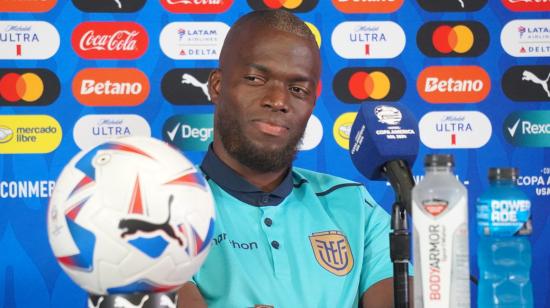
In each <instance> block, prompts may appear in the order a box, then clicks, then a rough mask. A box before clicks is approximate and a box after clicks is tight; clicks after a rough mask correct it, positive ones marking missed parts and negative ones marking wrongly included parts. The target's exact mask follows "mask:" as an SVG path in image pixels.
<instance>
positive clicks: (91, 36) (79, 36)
mask: <svg viewBox="0 0 550 308" xmlns="http://www.w3.org/2000/svg"><path fill="white" fill-rule="evenodd" d="M72 45H73V49H74V50H75V52H76V53H77V54H78V55H79V56H80V57H82V58H84V59H137V58H139V57H141V56H142V55H143V54H144V53H145V51H146V50H147V46H148V45H149V37H148V36H147V32H146V31H145V29H144V28H143V27H142V26H141V25H139V24H137V23H134V22H84V23H81V24H79V25H78V26H77V27H76V28H75V29H74V31H73V35H72Z"/></svg>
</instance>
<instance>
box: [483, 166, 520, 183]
mask: <svg viewBox="0 0 550 308" xmlns="http://www.w3.org/2000/svg"><path fill="white" fill-rule="evenodd" d="M518 174H519V170H518V168H509V167H507V168H501V167H494V168H489V181H495V180H516V179H517V177H518Z"/></svg>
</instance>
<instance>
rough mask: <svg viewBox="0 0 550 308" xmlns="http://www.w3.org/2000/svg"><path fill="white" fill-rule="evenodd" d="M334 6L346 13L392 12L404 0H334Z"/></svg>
mask: <svg viewBox="0 0 550 308" xmlns="http://www.w3.org/2000/svg"><path fill="white" fill-rule="evenodd" d="M332 4H333V5H334V7H335V8H336V9H337V10H339V11H340V12H344V13H348V14H350V13H375V14H376V13H392V12H395V11H397V10H398V9H399V8H400V7H401V6H402V5H403V0H389V1H357V0H332Z"/></svg>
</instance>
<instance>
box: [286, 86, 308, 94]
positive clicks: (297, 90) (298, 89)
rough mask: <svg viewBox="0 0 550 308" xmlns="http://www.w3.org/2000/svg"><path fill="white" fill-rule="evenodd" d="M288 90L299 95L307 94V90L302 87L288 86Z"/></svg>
mask: <svg viewBox="0 0 550 308" xmlns="http://www.w3.org/2000/svg"><path fill="white" fill-rule="evenodd" d="M289 90H290V92H292V93H295V94H299V95H307V94H308V91H307V90H306V89H304V88H301V87H290V88H289Z"/></svg>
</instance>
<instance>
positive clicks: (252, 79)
mask: <svg viewBox="0 0 550 308" xmlns="http://www.w3.org/2000/svg"><path fill="white" fill-rule="evenodd" d="M244 79H246V80H248V81H251V82H262V79H260V78H259V77H258V76H244Z"/></svg>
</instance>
